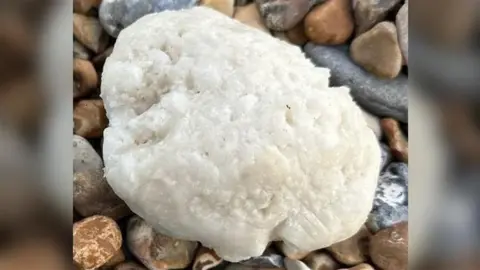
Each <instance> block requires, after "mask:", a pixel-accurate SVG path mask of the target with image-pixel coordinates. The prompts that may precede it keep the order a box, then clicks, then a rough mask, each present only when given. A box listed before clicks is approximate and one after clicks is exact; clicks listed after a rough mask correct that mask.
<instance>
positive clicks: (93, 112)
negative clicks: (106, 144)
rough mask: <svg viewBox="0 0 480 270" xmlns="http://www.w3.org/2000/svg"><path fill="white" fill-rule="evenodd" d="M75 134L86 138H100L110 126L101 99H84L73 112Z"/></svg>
mask: <svg viewBox="0 0 480 270" xmlns="http://www.w3.org/2000/svg"><path fill="white" fill-rule="evenodd" d="M73 123H74V124H73V132H74V134H76V135H79V136H82V137H84V138H87V139H90V138H100V137H102V135H103V130H104V129H105V128H106V127H107V126H108V119H107V115H106V112H105V108H104V106H103V101H102V100H101V99H84V100H80V101H78V102H77V103H76V104H75V107H74V110H73Z"/></svg>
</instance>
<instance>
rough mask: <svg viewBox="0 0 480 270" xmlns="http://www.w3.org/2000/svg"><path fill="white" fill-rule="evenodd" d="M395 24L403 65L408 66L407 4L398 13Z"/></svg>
mask: <svg viewBox="0 0 480 270" xmlns="http://www.w3.org/2000/svg"><path fill="white" fill-rule="evenodd" d="M395 24H396V25H397V31H398V42H399V44H400V49H401V51H402V54H403V58H404V59H405V63H407V65H408V2H407V3H405V4H403V6H402V7H401V8H400V10H399V11H398V13H397V17H396V20H395Z"/></svg>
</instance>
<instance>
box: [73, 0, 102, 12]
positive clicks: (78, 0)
mask: <svg viewBox="0 0 480 270" xmlns="http://www.w3.org/2000/svg"><path fill="white" fill-rule="evenodd" d="M95 2H97V0H73V12H75V13H80V14H86V13H87V12H89V11H90V10H91V9H92V8H93V7H94V6H95V4H96V3H95Z"/></svg>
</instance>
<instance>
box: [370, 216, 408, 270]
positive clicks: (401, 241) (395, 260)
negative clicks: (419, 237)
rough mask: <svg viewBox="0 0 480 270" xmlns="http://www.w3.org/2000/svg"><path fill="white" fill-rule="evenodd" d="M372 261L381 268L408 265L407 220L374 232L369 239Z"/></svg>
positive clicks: (387, 269) (399, 269)
mask: <svg viewBox="0 0 480 270" xmlns="http://www.w3.org/2000/svg"><path fill="white" fill-rule="evenodd" d="M370 256H371V258H372V261H373V263H374V264H375V265H376V266H378V267H380V268H381V269H383V270H403V269H407V267H408V222H402V223H399V224H396V225H394V226H392V227H390V228H387V229H384V230H382V231H380V232H378V233H377V234H375V235H374V236H373V237H372V239H371V241H370Z"/></svg>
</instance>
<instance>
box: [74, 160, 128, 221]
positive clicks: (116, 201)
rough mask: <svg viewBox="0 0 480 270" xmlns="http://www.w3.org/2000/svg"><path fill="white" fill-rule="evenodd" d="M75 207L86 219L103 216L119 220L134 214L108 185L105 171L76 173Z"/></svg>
mask: <svg viewBox="0 0 480 270" xmlns="http://www.w3.org/2000/svg"><path fill="white" fill-rule="evenodd" d="M73 205H74V207H75V210H77V212H78V213H79V214H80V215H82V216H84V217H88V216H92V215H103V216H108V217H110V218H113V219H115V220H118V219H121V218H123V217H126V216H128V215H130V214H132V212H131V211H130V209H129V208H128V206H127V205H126V204H125V203H124V202H123V201H122V200H121V199H120V198H119V197H118V196H117V195H116V194H115V192H114V191H113V190H112V188H111V187H110V186H109V185H108V182H107V180H105V178H104V177H103V169H102V170H85V171H74V174H73Z"/></svg>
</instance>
